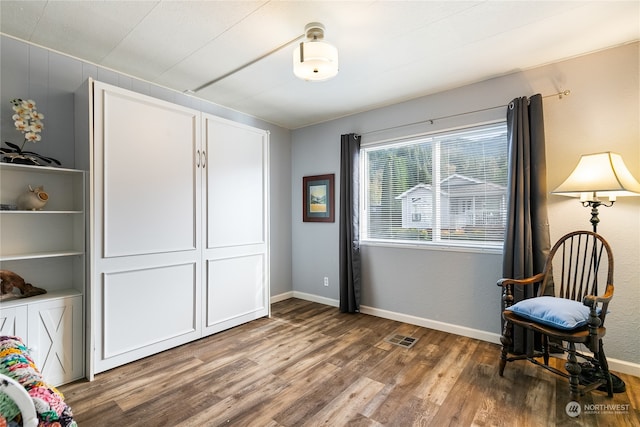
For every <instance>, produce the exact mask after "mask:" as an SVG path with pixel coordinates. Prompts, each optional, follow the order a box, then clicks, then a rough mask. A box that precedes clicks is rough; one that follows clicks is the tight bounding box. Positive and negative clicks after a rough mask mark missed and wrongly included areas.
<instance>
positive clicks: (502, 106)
mask: <svg viewBox="0 0 640 427" xmlns="http://www.w3.org/2000/svg"><path fill="white" fill-rule="evenodd" d="M570 94H571V91H570V90H563V91H561V92H558V93H553V94H551V95H545V96H543V97H542V98H543V99H544V98H551V97H553V96H557V97H558V99H562V98H563V97H564V96H569V95H570ZM508 105H509V104H506V105H496V106H495V107H487V108H481V109H479V110H473V111H467V112H465V113H457V114H450V115H448V116H440V117H435V118H433V119H427V120H420V121H418V122H413V123H405V124H403V125H398V126H391V127H388V128H383V129H376V130H372V131H369V132H363V133H362V134H361V135H371V134H372V133H378V132H384V131H387V130H393V129H399V128H403V127H406V126H413V125H420V124H423V123H429V124H431V125H432V124H433V122H434V121H436V120H443V119H450V118H453V117H459V116H466V115H468V114H475V113H482V112H484V111H491V110H496V109H498V108H506V107H508Z"/></svg>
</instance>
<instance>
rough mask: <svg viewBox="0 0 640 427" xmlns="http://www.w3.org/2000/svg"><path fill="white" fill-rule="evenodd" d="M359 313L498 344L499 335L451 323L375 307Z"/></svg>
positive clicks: (361, 308) (366, 308)
mask: <svg viewBox="0 0 640 427" xmlns="http://www.w3.org/2000/svg"><path fill="white" fill-rule="evenodd" d="M360 312H361V313H364V314H370V315H372V316H376V317H382V318H384V319H390V320H397V321H398V322H404V323H409V324H410V325H416V326H422V327H425V328H429V329H435V330H436V331H442V332H448V333H450V334H455V335H461V336H463V337H469V338H475V339H477V340H480V341H487V342H490V343H494V344H500V334H495V333H491V332H487V331H481V330H480V329H473V328H468V327H466V326H460V325H454V324H452V323H445V322H440V321H438V320H431V319H425V318H423V317H417V316H411V315H409V314H403V313H396V312H394V311H388V310H382V309H379V308H375V307H367V306H364V305H361V306H360Z"/></svg>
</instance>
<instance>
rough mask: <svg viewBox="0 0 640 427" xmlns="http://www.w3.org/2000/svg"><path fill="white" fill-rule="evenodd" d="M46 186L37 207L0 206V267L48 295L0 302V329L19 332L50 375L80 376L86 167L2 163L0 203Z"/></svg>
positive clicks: (54, 379) (61, 379)
mask: <svg viewBox="0 0 640 427" xmlns="http://www.w3.org/2000/svg"><path fill="white" fill-rule="evenodd" d="M30 185H31V186H32V187H35V186H44V190H45V191H46V192H47V193H48V194H49V201H48V202H47V204H46V205H45V206H44V208H43V209H42V210H39V211H25V210H0V269H2V270H9V271H12V272H14V273H16V274H18V275H20V276H21V277H22V278H24V279H25V281H26V282H28V283H31V284H32V285H33V286H37V287H39V288H43V289H45V290H46V291H47V293H46V294H43V295H38V296H35V297H29V298H18V299H11V300H3V301H0V333H2V334H3V335H17V336H20V337H21V338H23V339H24V340H25V341H26V343H27V345H28V346H29V347H30V348H31V350H32V356H33V357H34V361H35V362H36V364H37V365H38V366H39V367H40V369H41V370H42V372H43V375H44V376H45V378H47V381H49V382H50V383H52V384H54V385H60V384H64V383H65V382H69V381H73V380H75V379H78V378H81V377H82V376H83V372H84V361H83V298H84V290H85V271H86V268H85V210H84V206H85V204H84V189H85V173H84V171H81V170H76V169H64V168H51V167H43V166H27V165H16V164H8V163H0V203H1V204H3V205H16V204H17V199H18V197H19V196H20V195H21V194H22V193H24V192H25V191H27V190H28V188H29V186H30Z"/></svg>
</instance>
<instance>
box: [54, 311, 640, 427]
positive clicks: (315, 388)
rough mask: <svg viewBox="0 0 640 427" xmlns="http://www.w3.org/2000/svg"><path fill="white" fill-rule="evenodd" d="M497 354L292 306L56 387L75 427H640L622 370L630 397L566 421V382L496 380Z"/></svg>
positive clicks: (532, 377) (637, 397) (460, 340)
mask: <svg viewBox="0 0 640 427" xmlns="http://www.w3.org/2000/svg"><path fill="white" fill-rule="evenodd" d="M391 334H402V335H408V336H412V337H416V338H418V341H417V342H416V343H415V345H414V346H413V347H411V348H408V349H407V348H403V347H400V346H397V345H394V344H391V343H389V342H387V341H385V339H386V338H387V337H388V336H390V335H391ZM605 348H606V343H605ZM498 357H499V347H498V346H497V345H495V344H490V343H486V342H482V341H477V340H474V339H471V338H465V337H461V336H457V335H451V334H447V333H444V332H439V331H435V330H430V329H426V328H422V327H418V326H413V325H408V324H404V323H400V322H396V321H392V320H386V319H381V318H377V317H373V316H368V315H364V314H356V315H350V314H341V313H339V312H338V309H337V308H334V307H329V306H325V305H321V304H317V303H312V302H308V301H303V300H298V299H290V300H286V301H282V302H279V303H276V304H274V305H273V306H272V317H271V318H269V319H267V318H263V319H259V320H256V321H254V322H251V323H249V324H245V325H242V326H239V327H237V328H234V329H231V330H228V331H225V332H222V333H219V334H216V335H214V336H211V337H208V338H204V339H201V340H198V341H196V342H193V343H189V344H186V345H184V346H181V347H178V348H175V349H172V350H169V351H166V352H163V353H161V354H158V355H154V356H151V357H148V358H146V359H143V360H139V361H136V362H134V363H131V364H128V365H125V366H122V367H119V368H116V369H113V370H111V371H108V372H105V373H102V374H99V375H97V376H96V379H95V381H93V382H87V381H80V382H76V383H72V384H68V385H65V386H62V387H60V391H62V392H63V393H64V395H65V397H66V401H67V403H69V405H70V406H71V408H72V410H73V412H74V414H75V419H76V421H77V422H78V425H79V426H80V427H87V426H89V427H99V426H145V427H148V426H220V425H234V426H260V427H263V426H273V427H275V426H319V425H326V426H332V427H335V426H343V425H349V426H381V425H386V426H438V427H440V426H448V425H451V426H472V425H473V426H554V425H557V426H572V425H582V426H640V378H637V377H632V376H628V375H622V374H621V375H620V377H622V378H623V379H624V380H625V382H626V384H627V391H626V393H620V394H616V395H615V396H614V398H613V399H609V398H607V397H606V394H605V393H603V392H593V393H591V394H589V395H588V396H585V397H584V398H583V399H582V401H581V405H585V404H587V405H594V406H588V407H587V408H590V410H589V411H587V412H590V413H584V411H583V414H581V415H580V416H579V417H578V418H570V417H569V416H568V415H566V413H565V406H566V404H567V403H568V402H569V397H568V385H567V382H566V380H564V379H563V378H560V377H558V376H556V375H553V374H552V373H550V372H547V371H546V370H544V369H541V368H537V367H535V366H533V365H532V364H531V363H527V362H519V363H518V362H516V363H510V364H509V365H507V368H506V371H505V376H504V377H502V378H501V377H499V376H498V366H497V364H498ZM557 362H558V366H560V365H561V364H563V362H562V361H559V360H558V361H557ZM607 404H609V405H611V404H616V405H617V406H616V407H612V406H609V407H604V406H602V405H607ZM625 408H626V409H625Z"/></svg>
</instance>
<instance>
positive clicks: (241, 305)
mask: <svg viewBox="0 0 640 427" xmlns="http://www.w3.org/2000/svg"><path fill="white" fill-rule="evenodd" d="M264 267H265V266H264V256H263V255H262V254H256V255H245V256H239V257H234V258H227V259H217V260H210V261H209V262H208V263H207V283H209V287H208V291H207V296H206V298H207V313H206V325H205V326H206V327H211V326H214V325H216V324H220V323H224V322H232V321H233V320H234V319H240V318H242V317H243V316H247V315H252V314H253V313H254V312H256V311H258V312H259V311H260V310H261V309H265V308H266V307H265V289H264ZM258 317H260V316H258Z"/></svg>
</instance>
